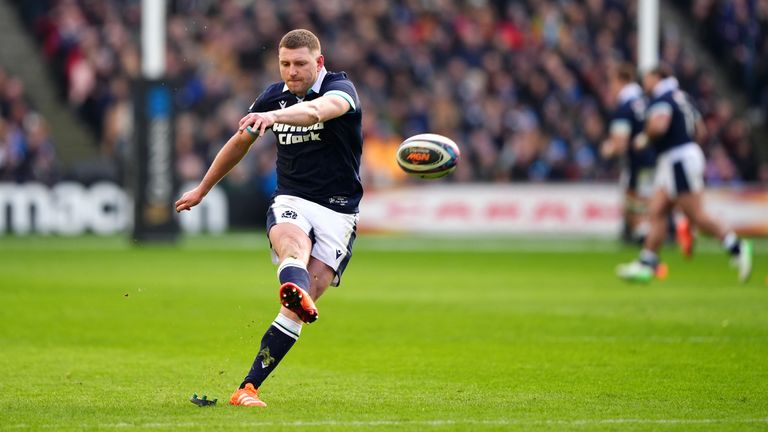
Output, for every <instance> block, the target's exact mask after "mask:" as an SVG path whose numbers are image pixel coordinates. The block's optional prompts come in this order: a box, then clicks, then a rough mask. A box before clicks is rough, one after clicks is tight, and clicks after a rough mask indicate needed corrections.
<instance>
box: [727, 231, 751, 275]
mask: <svg viewBox="0 0 768 432" xmlns="http://www.w3.org/2000/svg"><path fill="white" fill-rule="evenodd" d="M731 264H732V265H733V266H734V267H736V268H737V269H739V282H741V283H746V282H747V281H748V280H749V277H750V276H751V275H752V242H751V241H749V240H741V243H740V244H739V254H738V255H736V256H735V257H733V258H732V260H731Z"/></svg>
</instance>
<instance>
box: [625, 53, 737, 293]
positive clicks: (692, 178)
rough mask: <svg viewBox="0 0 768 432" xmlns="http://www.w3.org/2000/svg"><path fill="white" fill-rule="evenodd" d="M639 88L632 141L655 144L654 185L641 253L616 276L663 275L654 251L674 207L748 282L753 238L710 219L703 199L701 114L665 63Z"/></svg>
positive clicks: (641, 277)
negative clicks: (641, 111)
mask: <svg viewBox="0 0 768 432" xmlns="http://www.w3.org/2000/svg"><path fill="white" fill-rule="evenodd" d="M643 89H644V90H645V91H646V93H648V94H649V95H650V98H651V99H650V102H649V104H648V108H647V110H646V115H645V127H644V131H643V133H641V134H639V135H638V136H637V137H636V138H635V140H634V145H635V146H636V147H638V148H644V147H645V146H647V145H653V147H654V148H655V150H656V153H657V160H656V174H655V177H654V188H655V190H654V192H653V195H652V196H651V201H650V207H649V223H650V230H649V232H648V236H647V237H646V239H645V242H644V244H643V249H642V250H641V251H640V256H639V258H638V259H637V260H635V261H632V262H630V263H627V264H621V265H619V266H618V267H617V269H616V273H617V275H618V276H619V277H621V278H623V279H627V280H631V281H641V282H648V281H650V280H652V279H653V278H654V277H658V278H661V277H664V276H665V274H664V272H665V269H666V267H665V266H663V265H661V263H660V260H659V255H658V252H659V249H660V247H661V245H662V243H663V242H664V238H665V236H666V232H667V214H668V213H669V211H670V210H671V209H672V208H674V207H675V206H677V207H678V208H679V209H680V210H681V211H682V212H683V213H684V214H685V215H686V216H687V217H688V220H689V221H690V222H691V224H693V225H694V226H696V227H697V228H698V229H699V230H701V231H702V232H704V233H705V234H707V235H710V236H713V237H716V238H717V239H719V240H720V242H721V243H722V245H723V248H724V249H725V250H726V251H727V252H728V253H729V254H730V255H731V257H732V262H733V264H734V265H735V266H736V267H737V268H738V279H739V281H740V282H742V283H743V282H746V281H747V280H748V279H749V276H750V274H751V272H752V245H751V243H750V242H749V241H747V240H741V239H739V237H738V236H736V234H735V233H734V232H733V231H730V230H727V229H726V228H725V227H724V226H723V225H722V224H720V223H719V222H717V221H716V220H714V219H713V218H712V217H711V216H710V215H709V214H707V213H706V212H705V211H704V207H703V204H702V190H703V188H704V168H705V161H704V153H703V152H702V150H701V147H699V145H698V144H697V143H696V142H695V138H694V136H695V134H696V132H697V129H698V131H699V132H701V131H703V127H704V126H703V122H702V120H701V115H700V114H699V113H698V111H697V110H696V109H695V108H694V107H693V105H692V103H691V100H690V97H689V96H688V95H687V94H686V93H685V92H683V91H682V90H680V89H679V87H678V82H677V79H676V78H675V77H673V76H672V75H671V73H670V72H669V69H668V68H667V67H666V66H659V67H657V68H656V69H653V70H651V71H650V72H648V73H646V74H645V76H644V77H643Z"/></svg>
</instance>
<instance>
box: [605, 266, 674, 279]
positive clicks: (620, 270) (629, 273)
mask: <svg viewBox="0 0 768 432" xmlns="http://www.w3.org/2000/svg"><path fill="white" fill-rule="evenodd" d="M668 272H669V270H668V268H667V265H666V264H664V263H659V265H658V266H657V267H656V268H655V269H654V268H653V267H651V266H649V265H647V264H643V263H642V262H640V261H632V262H629V263H626V264H619V265H618V266H617V267H616V276H618V277H620V278H621V279H624V280H626V281H629V282H643V283H648V282H650V281H651V280H653V279H654V278H656V279H665V278H666V277H667V274H668Z"/></svg>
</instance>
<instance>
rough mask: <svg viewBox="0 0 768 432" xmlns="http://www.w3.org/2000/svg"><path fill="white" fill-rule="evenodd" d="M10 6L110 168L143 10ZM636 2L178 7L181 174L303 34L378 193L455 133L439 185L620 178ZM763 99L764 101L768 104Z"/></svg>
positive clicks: (172, 50) (174, 78) (704, 94)
mask: <svg viewBox="0 0 768 432" xmlns="http://www.w3.org/2000/svg"><path fill="white" fill-rule="evenodd" d="M15 2H16V3H17V4H18V6H19V8H20V10H22V12H23V16H25V17H26V20H27V22H28V23H29V24H30V28H31V29H32V30H33V31H34V32H35V33H36V34H37V36H38V37H39V38H40V40H41V44H42V46H43V49H44V52H45V53H46V55H47V56H48V58H49V59H50V61H51V63H52V65H53V66H54V68H56V69H57V71H58V74H59V75H60V76H61V77H62V79H61V82H62V83H63V84H64V86H65V90H64V94H66V95H68V96H69V101H70V103H71V104H72V105H73V107H75V108H77V109H78V110H79V111H80V112H81V113H82V115H83V116H84V118H86V119H87V120H88V121H89V122H90V124H91V125H92V127H93V129H94V131H95V132H96V133H97V134H98V136H99V137H100V142H101V146H102V149H103V152H104V153H105V154H111V155H114V156H115V157H118V158H119V157H120V152H121V150H120V149H121V145H120V144H118V143H119V142H120V138H118V137H121V136H123V134H122V133H121V132H120V131H125V130H126V129H125V128H126V124H125V120H124V119H123V117H122V116H121V115H119V114H118V113H119V112H122V111H125V109H127V108H126V107H127V104H129V103H130V102H129V101H128V100H127V99H126V98H125V97H124V96H125V92H124V86H123V85H115V84H114V81H130V80H132V79H135V78H137V77H138V73H139V71H138V69H139V68H138V55H137V53H138V46H137V41H138V37H137V34H138V31H139V16H140V14H139V3H138V2H135V1H129V0H107V1H103V2H86V1H82V0H41V1H40V2H22V1H21V0H15ZM635 3H636V2H635V1H633V0H632V1H630V0H576V1H569V2H561V1H555V0H540V1H534V0H523V1H512V0H487V1H480V2H469V1H463V0H444V1H440V2H420V1H414V0H399V1H394V2H393V1H390V0H370V1H366V2H353V1H346V0H281V1H271V0H258V1H255V2H239V1H235V0H221V1H217V2H199V1H194V0H176V1H174V2H171V4H172V6H171V10H170V14H169V17H168V24H169V25H168V49H167V71H168V79H169V80H171V82H173V83H174V86H175V90H176V103H177V109H178V111H179V112H180V113H181V114H182V115H184V116H189V118H190V120H185V121H186V122H187V124H188V126H186V127H188V128H190V129H192V130H189V131H187V130H185V134H188V135H190V136H192V137H194V138H193V141H194V144H190V142H189V141H185V142H184V143H179V145H180V146H181V150H182V151H181V152H180V155H179V157H180V160H181V161H182V164H183V166H184V168H183V171H184V172H185V173H186V174H188V175H191V173H194V172H197V171H198V170H197V169H196V168H194V167H197V166H200V165H207V164H209V163H210V161H211V157H212V156H211V155H213V154H215V153H216V151H217V150H218V149H217V145H218V144H217V143H220V142H221V139H222V137H221V131H222V130H229V128H231V124H222V122H223V121H226V118H227V116H221V115H218V114H217V113H218V112H219V109H220V107H221V106H224V105H228V106H231V107H236V109H237V110H238V111H239V112H243V111H244V110H245V109H246V108H247V106H248V104H249V103H250V101H248V100H245V99H244V98H243V95H248V94H253V93H254V92H255V91H256V89H258V88H261V87H263V86H264V85H265V84H266V83H267V82H269V81H271V80H274V79H275V77H276V75H277V73H276V71H275V70H273V69H270V68H269V67H268V65H269V62H267V61H265V59H269V58H273V57H274V56H275V55H276V53H275V47H276V46H277V42H278V41H277V40H276V35H280V34H283V33H284V32H285V31H287V30H289V29H292V28H300V27H305V28H308V29H310V30H314V31H316V33H317V34H318V36H319V37H320V38H321V39H322V40H323V41H324V45H325V46H326V47H327V49H328V50H329V51H332V52H334V53H335V55H334V58H333V59H332V60H333V62H334V64H333V65H331V66H332V68H333V69H335V70H344V71H346V72H347V73H348V74H349V75H350V77H352V78H353V79H355V80H356V82H357V83H358V90H359V93H360V96H361V98H362V103H363V108H364V112H366V122H373V123H375V126H371V127H368V126H366V131H365V133H366V140H367V141H366V142H370V143H373V144H371V146H372V148H375V150H373V153H375V154H376V157H373V158H372V157H368V156H366V160H365V162H364V166H363V172H364V173H368V174H369V175H365V174H364V176H365V179H366V180H367V181H371V182H372V183H371V184H372V185H389V184H393V183H397V182H402V181H405V180H404V178H403V177H402V176H400V175H399V174H397V173H396V170H391V169H390V168H391V164H386V163H381V162H380V161H379V158H386V157H388V156H387V155H390V154H394V148H395V147H396V145H397V143H399V142H400V140H401V139H402V138H403V137H405V136H408V135H411V134H415V133H421V132H437V133H442V134H445V135H448V136H450V137H451V138H453V139H454V140H456V141H457V142H458V143H459V144H460V145H461V146H462V155H463V157H464V160H465V161H466V162H465V163H463V164H461V165H460V169H459V170H458V171H457V172H456V173H455V174H454V175H452V176H451V177H449V178H448V179H446V180H444V181H501V182H504V181H580V180H603V179H611V180H613V179H615V178H616V176H617V175H618V170H617V168H616V166H615V164H613V163H610V162H609V161H605V160H601V159H600V158H599V152H598V148H597V147H598V141H599V137H600V136H601V135H602V132H603V130H604V129H605V124H606V116H607V113H608V111H609V110H610V107H611V104H610V97H609V93H610V92H609V88H608V84H607V83H608V79H607V76H606V71H607V70H608V69H609V65H610V64H613V63H615V62H616V61H632V60H633V59H635V58H636V51H637V46H636V42H635V40H636V30H635V22H636V14H637V11H636V5H635ZM693 3H695V4H696V5H697V7H698V8H699V9H702V10H707V11H710V10H713V9H714V6H710V7H709V8H707V7H703V6H701V4H702V3H706V4H709V5H712V4H714V3H713V2H712V0H697V1H694V2H693ZM716 3H718V4H720V3H722V4H725V5H728V6H724V7H725V8H726V9H727V10H728V11H731V12H728V13H727V14H725V15H723V16H724V17H726V18H727V20H729V21H728V22H735V23H737V24H738V23H740V22H741V21H740V20H743V19H744V18H745V15H744V11H745V10H748V11H750V12H754V14H752V15H753V16H755V17H757V19H758V20H762V21H760V22H764V21H765V19H766V16H768V5H767V4H768V0H749V1H747V0H733V1H725V2H716ZM745 5H746V6H745ZM745 7H747V9H745ZM752 15H750V16H752ZM697 16H698V15H697ZM703 16H705V17H706V16H708V15H706V14H704V15H703ZM717 16H718V17H719V16H720V15H717ZM726 18H723V19H726ZM253 22H258V23H259V25H258V26H253V25H252V23H253ZM340 22H343V23H347V24H346V25H338V23H340ZM737 27H738V25H737ZM758 27H759V26H758ZM746 30H747V31H746V33H744V34H742V33H738V37H737V39H736V42H732V43H736V44H738V45H739V46H744V47H746V48H745V49H741V48H740V49H739V50H738V51H739V52H747V54H749V53H752V52H753V51H754V53H762V52H765V50H766V49H768V48H765V46H766V45H768V44H766V43H765V39H766V35H765V34H763V33H761V32H759V31H758V32H755V31H754V30H753V29H752V27H749V28H747V29H746ZM662 36H663V37H662V54H663V59H664V60H665V61H666V62H668V63H670V64H672V65H674V67H675V69H676V70H675V72H676V74H677V75H678V76H680V82H681V87H682V89H683V90H685V91H687V92H688V93H690V94H691V95H693V96H694V97H696V98H697V105H698V106H699V107H700V108H701V110H702V114H703V115H704V117H705V120H706V121H707V123H708V124H710V125H712V126H716V127H714V128H712V129H711V130H712V131H713V132H711V133H710V136H708V137H707V138H706V139H705V140H704V141H703V142H702V144H703V146H704V150H705V152H706V153H709V152H710V151H713V149H716V148H719V147H722V148H724V149H725V150H726V157H727V158H728V159H729V160H730V161H731V162H732V163H733V164H734V165H735V168H736V170H737V172H738V174H737V175H736V176H735V178H736V179H738V181H754V180H757V176H758V175H759V172H761V170H760V169H756V168H755V167H751V166H748V164H746V163H745V161H746V160H748V156H747V155H752V154H754V145H753V143H752V141H751V138H750V137H751V132H752V129H751V128H749V127H746V128H742V127H741V126H733V127H732V129H733V130H731V131H730V132H729V134H728V136H725V135H723V134H724V133H725V132H726V131H727V130H729V128H728V127H727V125H732V124H734V123H739V121H740V119H739V118H737V117H736V116H735V115H734V113H733V110H730V111H727V110H726V111H720V110H719V106H720V105H721V104H722V103H723V101H724V100H725V99H723V98H722V96H721V95H717V94H716V93H715V92H714V89H713V85H712V84H713V83H712V80H711V78H710V74H709V73H708V71H706V70H703V69H702V67H701V65H699V64H698V63H697V61H696V58H695V57H694V56H693V55H691V54H690V53H689V52H688V51H687V50H686V49H685V47H683V46H682V45H681V43H680V40H679V38H678V37H677V36H676V35H675V34H674V32H665V34H664V35H662ZM729 43H731V42H729ZM750 44H754V49H753V48H749V47H751V45H750ZM745 50H746V51H745ZM750 50H752V51H750ZM750 56H751V57H750ZM745 58H752V59H753V60H752V61H751V63H749V62H747V63H749V64H754V67H755V68H756V69H755V70H754V72H752V75H754V77H756V78H754V80H753V81H755V82H760V80H759V78H757V77H759V76H761V75H760V73H761V71H763V72H762V73H765V70H766V69H768V68H767V67H766V65H765V63H766V60H765V59H768V55H763V56H760V55H756V54H749V55H747V57H745ZM745 64H746V63H745ZM761 67H762V69H761ZM739 80H741V78H739ZM766 81H768V80H763V81H762V82H763V83H765V82H766ZM763 85H764V84H763ZM755 94H760V92H756V93H755ZM764 98H765V103H766V104H768V92H767V93H765V96H764ZM116 106H118V107H120V108H116ZM214 123H215V124H214ZM742 123H743V122H742ZM740 128H741V130H739V129H740ZM217 131H218V132H217ZM184 139H185V140H189V139H190V138H189V136H187V137H185V138H184ZM726 140H728V141H729V142H727V143H726V142H725V141H726ZM253 151H254V152H256V153H257V154H255V155H254V157H253V160H252V161H251V164H248V163H244V164H243V166H244V168H243V169H244V171H243V173H242V174H243V175H246V176H252V177H253V178H254V179H263V181H265V182H269V179H270V178H271V177H270V176H269V175H266V174H267V173H264V172H263V170H261V169H260V168H259V167H260V166H262V165H264V166H268V165H269V164H262V163H261V162H260V161H261V160H262V158H264V157H267V158H268V157H270V156H271V153H270V151H269V149H268V148H267V146H260V147H257V148H254V150H253ZM260 152H267V153H265V154H261V153H260ZM190 167H192V168H194V169H192V168H190ZM742 169H746V171H745V172H741V170H742ZM766 170H768V168H767V169H766ZM710 172H711V173H716V172H719V171H717V170H712V171H710ZM713 175H714V174H713ZM232 178H233V179H234V178H238V176H233V177H232ZM258 181H261V180H258ZM266 185H267V184H266V183H265V187H266Z"/></svg>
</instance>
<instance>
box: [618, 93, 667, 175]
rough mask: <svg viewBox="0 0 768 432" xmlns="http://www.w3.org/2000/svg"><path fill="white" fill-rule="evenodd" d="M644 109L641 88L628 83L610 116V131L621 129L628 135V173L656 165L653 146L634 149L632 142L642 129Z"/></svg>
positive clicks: (644, 103)
mask: <svg viewBox="0 0 768 432" xmlns="http://www.w3.org/2000/svg"><path fill="white" fill-rule="evenodd" d="M645 109H646V100H645V98H644V97H643V90H642V89H641V88H640V86H639V85H637V84H634V85H632V84H630V85H627V86H625V87H624V88H623V89H622V91H621V93H619V106H617V107H616V109H615V110H614V112H613V115H612V116H611V123H610V128H611V132H614V131H616V130H621V131H622V132H624V133H626V134H627V135H628V136H629V143H628V145H627V149H626V153H627V161H628V165H629V170H630V173H636V172H637V171H638V170H640V169H643V168H652V167H654V166H655V165H656V150H655V149H654V148H653V146H645V147H644V148H642V149H636V148H635V146H634V145H633V144H632V142H633V140H634V138H635V137H636V136H637V135H638V134H639V133H640V132H642V131H643V125H644V119H645Z"/></svg>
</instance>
